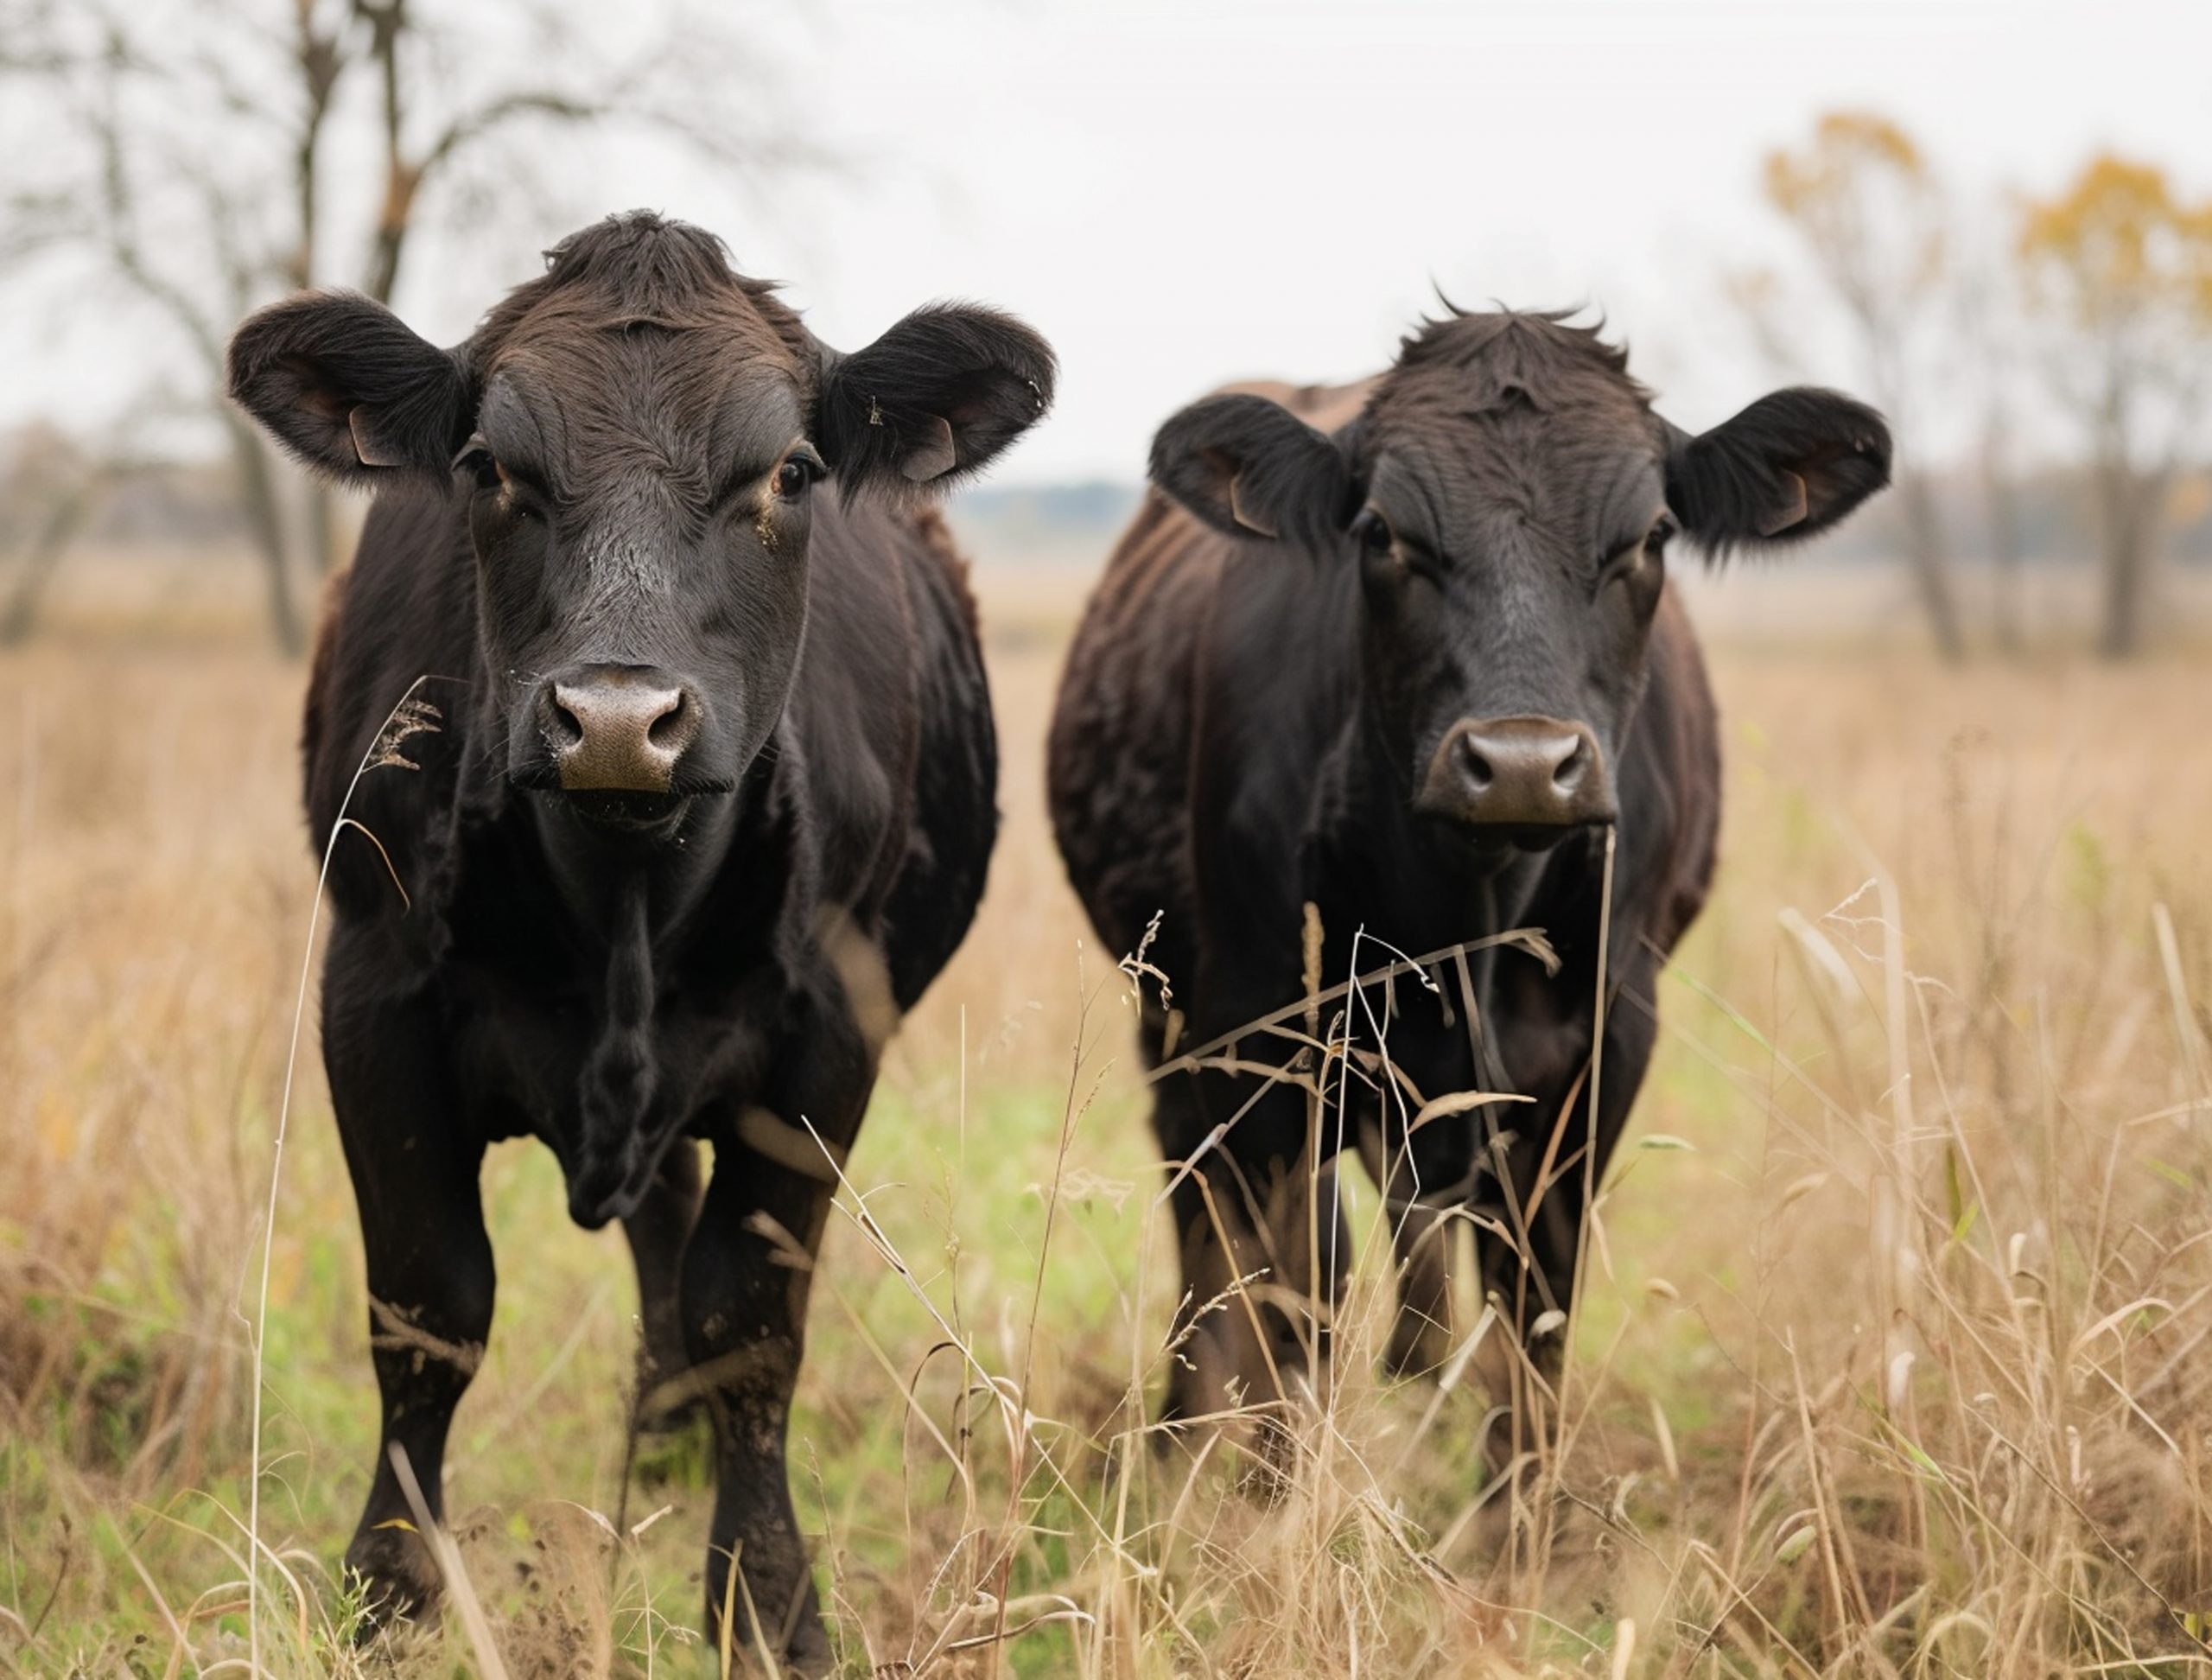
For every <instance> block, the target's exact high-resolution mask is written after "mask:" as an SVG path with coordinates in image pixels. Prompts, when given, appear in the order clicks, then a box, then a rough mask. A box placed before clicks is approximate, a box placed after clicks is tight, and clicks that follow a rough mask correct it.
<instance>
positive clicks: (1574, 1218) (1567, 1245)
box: [1476, 967, 1658, 1451]
mask: <svg viewBox="0 0 2212 1680" xmlns="http://www.w3.org/2000/svg"><path fill="white" fill-rule="evenodd" d="M1655 971H1656V970H1653V969H1651V968H1649V967H1645V968H1640V969H1639V970H1637V971H1636V972H1635V973H1634V974H1633V975H1632V977H1631V978H1630V983H1629V984H1628V985H1625V986H1624V987H1623V988H1621V990H1619V992H1618V993H1617V994H1616V996H1615V999H1614V1007H1613V1008H1612V1009H1611V1010H1609V1011H1608V1013H1607V1015H1606V1018H1605V1056H1604V1060H1603V1061H1602V1063H1601V1064H1599V1069H1598V1079H1599V1091H1598V1108H1597V1123H1596V1125H1595V1127H1594V1128H1593V1127H1592V1125H1591V1123H1590V1103H1589V1082H1590V1077H1591V1071H1592V1070H1591V1066H1590V1064H1589V1061H1588V1060H1587V1059H1586V1058H1584V1059H1581V1060H1578V1061H1577V1063H1576V1064H1575V1066H1573V1070H1572V1073H1571V1077H1563V1078H1562V1079H1560V1081H1559V1082H1558V1084H1557V1085H1555V1086H1554V1087H1552V1088H1551V1089H1550V1090H1548V1091H1547V1092H1546V1093H1545V1094H1544V1095H1542V1096H1541V1097H1540V1098H1539V1099H1538V1100H1539V1103H1540V1104H1541V1110H1542V1111H1544V1112H1547V1113H1548V1114H1550V1115H1552V1116H1554V1117H1555V1118H1554V1122H1553V1123H1552V1124H1551V1125H1550V1126H1548V1127H1544V1128H1541V1129H1532V1130H1531V1133H1530V1135H1529V1136H1525V1137H1522V1139H1520V1140H1519V1141H1518V1142H1516V1144H1515V1145H1514V1147H1513V1149H1511V1151H1510V1153H1509V1155H1508V1157H1507V1159H1508V1161H1509V1172H1508V1174H1507V1177H1508V1182H1507V1183H1506V1184H1505V1185H1504V1186H1503V1190H1504V1192H1505V1193H1507V1194H1509V1195H1510V1196H1511V1197H1512V1199H1513V1200H1512V1204H1511V1205H1510V1206H1509V1207H1507V1208H1506V1209H1505V1210H1504V1214H1503V1219H1501V1220H1500V1221H1499V1223H1501V1224H1502V1225H1504V1226H1505V1228H1506V1229H1508V1230H1510V1231H1512V1232H1513V1233H1514V1238H1515V1240H1514V1241H1513V1242H1511V1243H1510V1244H1509V1243H1507V1242H1506V1241H1505V1240H1504V1239H1503V1237H1501V1236H1499V1235H1497V1233H1496V1232H1495V1231H1492V1232H1490V1233H1486V1234H1484V1235H1483V1236H1481V1237H1479V1238H1478V1239H1477V1243H1476V1249H1477V1252H1478V1257H1479V1258H1480V1261H1481V1265H1482V1273H1483V1279H1484V1293H1485V1295H1486V1296H1487V1298H1488V1299H1489V1300H1490V1301H1491V1303H1492V1304H1493V1305H1494V1306H1495V1307H1496V1308H1497V1312H1498V1315H1499V1317H1500V1318H1501V1319H1502V1320H1503V1321H1504V1324H1505V1325H1506V1326H1507V1327H1509V1328H1510V1329H1512V1330H1514V1331H1516V1332H1517V1333H1518V1340H1517V1343H1516V1342H1513V1341H1508V1342H1507V1343H1505V1344H1503V1345H1502V1346H1503V1352H1505V1353H1506V1354H1507V1355H1508V1356H1509V1357H1507V1358H1504V1359H1498V1360H1497V1361H1494V1362H1486V1374H1485V1380H1486V1382H1487V1384H1488V1385H1489V1386H1490V1387H1491V1389H1492V1390H1493V1399H1494V1400H1495V1401H1497V1403H1501V1404H1504V1405H1507V1406H1509V1407H1510V1410H1511V1412H1512V1415H1513V1420H1514V1428H1515V1432H1516V1435H1517V1437H1518V1441H1517V1445H1516V1448H1515V1450H1516V1451H1526V1450H1529V1449H1531V1448H1533V1447H1534V1446H1535V1444H1536V1443H1535V1436H1536V1434H1537V1432H1539V1431H1540V1430H1541V1429H1542V1428H1543V1427H1544V1423H1543V1420H1544V1419H1545V1418H1546V1417H1547V1416H1548V1411H1547V1408H1546V1404H1545V1402H1546V1401H1547V1399H1548V1397H1549V1396H1550V1395H1551V1394H1552V1393H1553V1392H1554V1389H1555V1386H1556V1383H1557V1379H1558V1376H1559V1372H1560V1366H1561V1365H1562V1363H1563V1360H1564V1358H1565V1353H1566V1346H1567V1335H1568V1333H1569V1328H1570V1327H1569V1326H1568V1325H1567V1322H1566V1320H1564V1318H1563V1317H1554V1318H1548V1317H1547V1314H1554V1313H1557V1314H1565V1313H1567V1311H1569V1310H1570V1309H1571V1307H1572V1303H1573V1299H1574V1284H1575V1277H1576V1274H1577V1271H1578V1270H1579V1268H1580V1263H1581V1258H1582V1253H1583V1248H1584V1245H1585V1243H1586V1231H1585V1229H1584V1222H1585V1221H1586V1219H1587V1218H1588V1217H1589V1212H1590V1206H1589V1203H1590V1198H1589V1195H1588V1193H1587V1189H1586V1187H1592V1186H1596V1185H1598V1184H1600V1183H1602V1182H1603V1181H1604V1179H1605V1167H1606V1164H1607V1162H1608V1161H1610V1159H1611V1155H1612V1151H1613V1146H1614V1144H1615V1143H1616V1142H1618V1141H1619V1139H1620V1135H1621V1132H1622V1130H1623V1128H1624V1127H1625V1126H1626V1124H1627V1123H1628V1116H1629V1110H1630V1107H1631V1106H1632V1105H1633V1104H1635V1101H1636V1097H1637V1091H1638V1090H1640V1089H1641V1088H1642V1086H1643V1076H1644V1072H1645V1070H1646V1069H1647V1068H1648V1067H1649V1065H1650V1061H1651V1049H1652V1045H1653V1042H1654V1040H1656V1037H1657V1034H1658V1022H1657V1021H1656V1017H1655V1016H1654V1015H1653V1014H1652V1012H1651V1009H1650V1007H1649V998H1650V996H1651V980H1652V977H1653V975H1654V973H1655ZM1637 999H1642V1000H1643V1002H1638V1001H1637ZM1585 1032H1587V1028H1585ZM1570 1095H1571V1096H1572V1098H1573V1100H1572V1102H1571V1103H1569V1102H1568V1101H1567V1098H1569V1097H1570ZM1547 1156H1548V1158H1549V1161H1550V1166H1549V1169H1548V1174H1546V1176H1545V1177H1544V1178H1543V1179H1542V1180H1541V1182H1539V1181H1538V1174H1539V1172H1540V1171H1541V1170H1543V1163H1544V1161H1545V1159H1546V1157H1547ZM1540 1324H1541V1325H1542V1326H1543V1329H1542V1331H1541V1333H1538V1329H1537V1327H1538V1326H1539V1325H1540ZM1515 1346H1517V1347H1518V1348H1519V1350H1520V1351H1519V1352H1518V1354H1517V1355H1516V1354H1513V1352H1512V1349H1513V1348H1514V1347H1515ZM1509 1390H1510V1392H1509Z"/></svg>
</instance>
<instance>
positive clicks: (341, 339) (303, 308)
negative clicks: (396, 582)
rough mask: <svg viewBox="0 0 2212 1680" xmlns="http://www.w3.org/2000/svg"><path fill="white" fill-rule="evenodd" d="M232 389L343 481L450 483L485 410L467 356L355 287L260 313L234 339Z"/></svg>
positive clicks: (286, 442) (297, 451)
mask: <svg viewBox="0 0 2212 1680" xmlns="http://www.w3.org/2000/svg"><path fill="white" fill-rule="evenodd" d="M230 391H231V398H232V401H233V402H235V403H237V404H238V406H239V407H240V408H242V409H244V410H245V411H246V412H247V413H248V414H251V416H252V417H254V418H255V419H256V420H257V421H259V422H260V423H261V424H262V425H263V427H264V428H265V429H266V430H268V431H269V433H270V435H271V436H274V437H275V438H276V439H277V442H279V443H282V444H283V446H284V447H285V448H286V449H289V450H290V451H291V453H292V454H293V455H296V456H298V457H299V459H300V460H301V461H303V462H305V463H306V464H307V465H308V467H311V468H314V469H315V471H317V472H319V473H321V474H325V475H326V476H327V477H329V478H332V479H334V480H338V481H339V482H340V483H342V484H370V483H373V482H375V481H376V480H378V477H379V476H381V475H385V474H390V473H392V472H394V471H397V472H400V473H404V474H424V475H428V476H429V477H432V478H435V480H438V481H439V482H441V483H442V482H444V481H445V480H446V477H447V474H448V473H449V472H450V470H451V468H452V462H453V457H454V451H455V450H457V449H460V448H461V444H462V443H463V442H466V441H467V436H468V428H469V424H470V421H471V415H472V410H473V408H474V400H473V394H472V392H471V390H470V384H469V379H468V376H467V372H465V371H464V370H463V368H462V366H461V361H460V360H459V359H458V358H457V357H455V356H454V355H453V354H452V353H449V352H448V351H444V350H441V349H439V348H437V347H436V346H435V345H432V344H429V343H427V342H425V341H424V340H422V339H420V338H417V337H416V335H415V334H413V333H412V332H410V331H409V330H408V328H406V327H405V326H404V325H403V324H402V323H401V321H400V320H399V318H398V317H397V315H393V314H392V313H391V310H389V309H385V308H384V307H383V306H382V305H381V304H378V303H374V302H371V301H370V300H369V299H367V298H365V297H360V296H355V295H353V294H352V293H349V292H305V293H302V294H301V295H300V296H297V297H292V298H287V299H286V300H285V301H284V302H282V303H272V304H270V306H269V308H267V309H263V310H261V311H260V312H259V313H258V314H257V315H251V316H249V317H248V318H247V320H246V321H245V324H244V325H243V326H241V327H240V328H238V331H237V332H236V333H234V334H232V335H231V351H230Z"/></svg>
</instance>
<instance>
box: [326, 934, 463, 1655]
mask: <svg viewBox="0 0 2212 1680" xmlns="http://www.w3.org/2000/svg"><path fill="white" fill-rule="evenodd" d="M357 990H358V989H357V988H355V987H353V986H352V985H350V984H348V983H347V981H346V972H345V963H344V951H343V946H342V945H340V946H339V947H337V948H334V951H333V954H332V961H331V964H330V970H329V975H328V978H327V981H326V984H325V990H324V1008H323V1060H324V1061H325V1063H326V1064H327V1066H328V1069H329V1073H330V1098H331V1104H332V1106H333V1107H334V1109H335V1110H336V1112H337V1117H338V1130H339V1135H340V1138H341V1140H342V1141H343V1142H344V1144H345V1149H346V1168H347V1169H348V1171H349V1172H350V1173H351V1174H352V1176H353V1195H354V1200H355V1202H356V1204H357V1205H358V1206H359V1211H360V1218H361V1240H362V1246H363V1248H364V1249H365V1251H366V1257H367V1260H368V1289H369V1349H370V1355H371V1358H372V1361H373V1362H374V1364H375V1366H376V1373H377V1387H378V1392H379V1393H380V1395H381V1397H382V1399H383V1404H384V1426H383V1429H382V1431H381V1433H380V1436H379V1439H378V1443H377V1457H376V1464H375V1467H374V1472H373V1475H372V1480H371V1482H370V1486H369V1498H368V1504H367V1505H366V1507H365V1509H364V1510H363V1511H362V1513H361V1521H360V1524H359V1527H358V1528H357V1529H356V1530H354V1534H353V1543H352V1544H350V1545H349V1546H347V1547H346V1569H347V1571H348V1572H349V1573H350V1574H352V1575H354V1576H357V1577H358V1578H359V1581H360V1583H361V1587H362V1589H363V1595H364V1600H365V1603H366V1604H367V1605H368V1607H369V1608H370V1610H371V1620H370V1621H369V1622H368V1623H367V1624H365V1629H366V1627H369V1626H375V1625H376V1624H378V1623H381V1622H384V1621H387V1620H391V1618H393V1617H395V1616H404V1615H416V1614H419V1613H421V1612H422V1611H423V1609H424V1608H425V1607H428V1606H429V1604H431V1603H432V1602H434V1601H435V1599H436V1596H437V1588H438V1578H437V1572H436V1569H435V1565H434V1563H433V1562H432V1560H431V1557H430V1553H429V1547H428V1545H427V1544H426V1543H425V1542H424V1540H423V1537H422V1535H421V1534H420V1532H419V1531H418V1529H417V1520H416V1516H415V1513H414V1511H413V1510H412V1509H411V1507H410V1505H409V1503H408V1500H407V1498H406V1495H405V1493H404V1491H403V1489H402V1485H401V1483H400V1480H399V1478H398V1475H397V1472H396V1471H395V1469H394V1467H393V1464H392V1454H393V1451H394V1449H395V1448H397V1450H399V1451H400V1452H402V1453H404V1454H405V1455H406V1459H407V1463H408V1466H409V1467H410V1469H411V1470H412V1472H413V1473H414V1477H415V1480H416V1483H417V1484H418V1485H419V1486H420V1488H421V1490H422V1495H423V1503H424V1504H425V1505H427V1506H428V1508H429V1515H430V1517H431V1518H432V1519H433V1520H434V1521H442V1520H443V1516H444V1506H445V1495H444V1486H443V1469H444V1463H445V1449H446V1434H447V1431H448V1429H449V1428H450V1427H451V1426H452V1423H453V1414H454V1407H455V1406H456V1405H458V1404H459V1403H460V1402H461V1395H462V1393H463V1392H464V1391H465V1390H467V1387H468V1384H469V1379H470V1378H473V1377H474V1375H475V1374H476V1367H477V1365H478V1364H479V1363H480V1361H481V1360H482V1359H483V1357H484V1344H485V1339H486V1336H487V1335H488V1334H489V1333H490V1332H491V1328H492V1297H493V1288H494V1282H495V1280H494V1274H493V1263H492V1244H491V1239H490V1238H488V1237H487V1236H486V1234H485V1231H484V1211H483V1206H482V1203H481V1201H480V1199H479V1196H478V1191H477V1175H478V1169H479V1168H480V1164H481V1162H482V1159H483V1146H482V1144H481V1143H480V1142H476V1141H474V1140H472V1139H470V1138H468V1137H467V1136H464V1135H463V1132H462V1128H461V1123H460V1119H459V1115H458V1105H457V1104H456V1102H455V1101H454V1093H453V1091H452V1089H451V1085H450V1080H449V1076H448V1070H447V1067H446V1064H445V1060H444V1055H443V1051H442V1045H443V1042H444V1034H443V1033H442V1030H441V1029H440V1028H439V1025H438V1023H437V1021H436V1020H435V1015H434V1012H433V1011H432V1010H431V1009H429V1007H428V1006H427V1005H426V1004H424V1003H423V1002H420V1001H416V1000H399V1001H395V1000H391V999H389V998H383V997H366V998H364V997H359V996H356V991H357Z"/></svg>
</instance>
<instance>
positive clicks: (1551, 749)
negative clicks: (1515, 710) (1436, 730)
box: [1414, 717, 1614, 845]
mask: <svg viewBox="0 0 2212 1680" xmlns="http://www.w3.org/2000/svg"><path fill="white" fill-rule="evenodd" d="M1414 809H1415V810H1416V811H1421V813H1422V814H1424V815H1426V816H1429V817H1434V818H1440V820H1442V821H1445V822H1447V823H1450V824H1452V825H1453V826H1455V827H1458V828H1462V829H1470V830H1483V831H1484V832H1485V833H1487V834H1492V835H1500V836H1506V837H1512V838H1514V839H1516V840H1522V841H1523V842H1524V843H1529V844H1535V845H1544V844H1548V843H1551V842H1553V841H1554V840H1556V839H1557V838H1558V837H1559V836H1560V833H1561V832H1562V831H1564V830H1567V829H1571V828H1580V827H1582V826H1584V825H1586V824H1593V823H1610V822H1611V821H1612V820H1613V815H1614V811H1613V789H1612V778H1611V776H1610V775H1609V774H1608V773H1607V772H1606V767H1605V754H1604V752H1603V751H1602V750H1601V749H1600V748H1599V745H1598V738H1597V736H1595V735H1592V734H1591V732H1590V729H1589V728H1588V726H1587V725H1586V724H1581V723H1569V722H1564V721H1562V720H1561V719H1560V718H1556V717H1489V718H1462V719H1461V720H1460V721H1459V722H1457V723H1455V724H1453V725H1452V728H1451V729H1448V730H1446V732H1445V736H1444V739H1443V741H1441V742H1440V743H1439V744H1438V746H1437V748H1436V754H1435V756H1434V757H1433V758H1432V759H1431V760H1429V765H1428V773H1427V776H1426V777H1425V778H1423V780H1422V782H1421V792H1420V795H1419V797H1418V798H1417V799H1415V800H1414Z"/></svg>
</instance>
